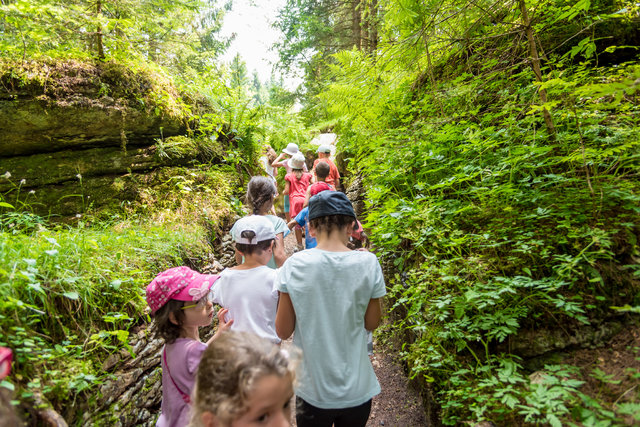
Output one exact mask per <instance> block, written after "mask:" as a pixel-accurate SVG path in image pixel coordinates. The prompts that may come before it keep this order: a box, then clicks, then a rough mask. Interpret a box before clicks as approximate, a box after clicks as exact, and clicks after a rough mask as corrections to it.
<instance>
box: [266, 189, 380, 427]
mask: <svg viewBox="0 0 640 427" xmlns="http://www.w3.org/2000/svg"><path fill="white" fill-rule="evenodd" d="M309 220H310V226H311V230H312V231H313V232H314V233H315V236H316V240H317V242H318V245H317V246H316V247H315V248H313V249H309V250H305V251H301V252H298V253H295V254H293V255H292V256H291V257H290V258H288V259H287V260H286V261H285V263H284V264H283V266H282V268H281V269H280V270H279V271H278V275H277V277H276V287H277V288H278V290H279V291H280V302H279V305H278V310H277V314H276V332H277V334H278V336H279V337H280V338H282V339H286V338H289V337H290V336H291V334H292V333H294V332H295V333H294V338H293V343H294V345H296V346H297V347H300V348H301V349H302V355H303V356H302V363H301V366H300V369H301V372H300V373H299V376H298V378H299V382H298V384H297V386H296V388H295V393H296V422H297V425H298V426H299V427H308V426H327V427H330V426H332V425H335V426H336V427H340V426H349V427H351V426H365V425H366V423H367V419H368V418H369V413H370V411H371V399H372V398H373V396H375V395H377V394H379V393H380V384H379V383H378V380H377V378H376V375H375V373H374V371H373V367H372V366H371V361H370V360H369V357H368V354H367V332H366V331H367V330H368V331H372V330H374V329H375V328H376V327H377V326H378V324H379V323H380V319H381V316H382V308H381V301H380V298H382V297H383V296H384V295H385V294H386V289H385V284H384V278H383V275H382V268H381V267H380V263H379V262H378V259H377V258H376V256H375V255H374V254H372V253H370V252H362V251H352V250H350V249H349V248H348V247H347V243H348V242H349V237H350V235H351V233H352V232H353V226H354V224H355V223H356V216H355V213H354V211H353V207H352V206H351V202H349V199H347V196H345V195H344V193H339V192H335V191H323V192H320V193H318V194H317V195H315V196H313V197H312V198H311V199H310V201H309Z"/></svg>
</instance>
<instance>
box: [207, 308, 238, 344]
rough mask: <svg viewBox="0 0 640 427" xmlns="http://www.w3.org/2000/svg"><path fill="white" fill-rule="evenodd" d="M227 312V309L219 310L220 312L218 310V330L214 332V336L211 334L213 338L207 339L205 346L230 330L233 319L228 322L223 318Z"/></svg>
mask: <svg viewBox="0 0 640 427" xmlns="http://www.w3.org/2000/svg"><path fill="white" fill-rule="evenodd" d="M228 312H229V309H227V308H221V309H220V310H218V314H217V316H218V330H217V331H216V333H215V334H213V336H212V337H211V338H209V341H207V345H209V344H211V341H213V340H215V339H216V338H218V337H219V336H220V334H222V333H223V332H225V331H228V330H229V328H231V325H233V319H231V320H229V321H228V322H225V321H224V316H225V315H226V314H227V313H228Z"/></svg>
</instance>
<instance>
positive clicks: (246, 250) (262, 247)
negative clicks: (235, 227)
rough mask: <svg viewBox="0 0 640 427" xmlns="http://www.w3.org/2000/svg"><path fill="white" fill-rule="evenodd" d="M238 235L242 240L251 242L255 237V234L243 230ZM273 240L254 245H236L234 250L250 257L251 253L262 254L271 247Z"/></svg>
mask: <svg viewBox="0 0 640 427" xmlns="http://www.w3.org/2000/svg"><path fill="white" fill-rule="evenodd" d="M240 235H241V236H242V237H244V238H247V239H249V240H252V239H253V238H254V237H256V233H254V232H253V231H251V230H244V231H243V232H242V233H240ZM273 241H274V239H268V240H262V241H260V242H258V243H256V244H255V245H249V244H247V243H236V249H237V250H238V252H241V253H243V254H245V255H251V254H253V253H262V252H264V251H266V250H267V249H269V248H270V247H271V244H272V243H273Z"/></svg>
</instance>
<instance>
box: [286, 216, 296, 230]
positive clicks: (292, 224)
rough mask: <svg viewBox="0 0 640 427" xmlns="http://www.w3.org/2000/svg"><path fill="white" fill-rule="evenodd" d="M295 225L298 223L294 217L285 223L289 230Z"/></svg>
mask: <svg viewBox="0 0 640 427" xmlns="http://www.w3.org/2000/svg"><path fill="white" fill-rule="evenodd" d="M296 225H298V221H296V220H295V218H294V219H292V220H291V221H289V222H288V223H287V227H289V230H293V227H295V226H296Z"/></svg>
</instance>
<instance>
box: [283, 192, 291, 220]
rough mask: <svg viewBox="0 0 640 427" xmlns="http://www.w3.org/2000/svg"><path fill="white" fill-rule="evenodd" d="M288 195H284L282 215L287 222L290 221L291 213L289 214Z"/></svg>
mask: <svg viewBox="0 0 640 427" xmlns="http://www.w3.org/2000/svg"><path fill="white" fill-rule="evenodd" d="M289 209H290V207H289V195H288V194H285V195H284V216H285V217H286V218H287V222H289V221H291V215H289Z"/></svg>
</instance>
